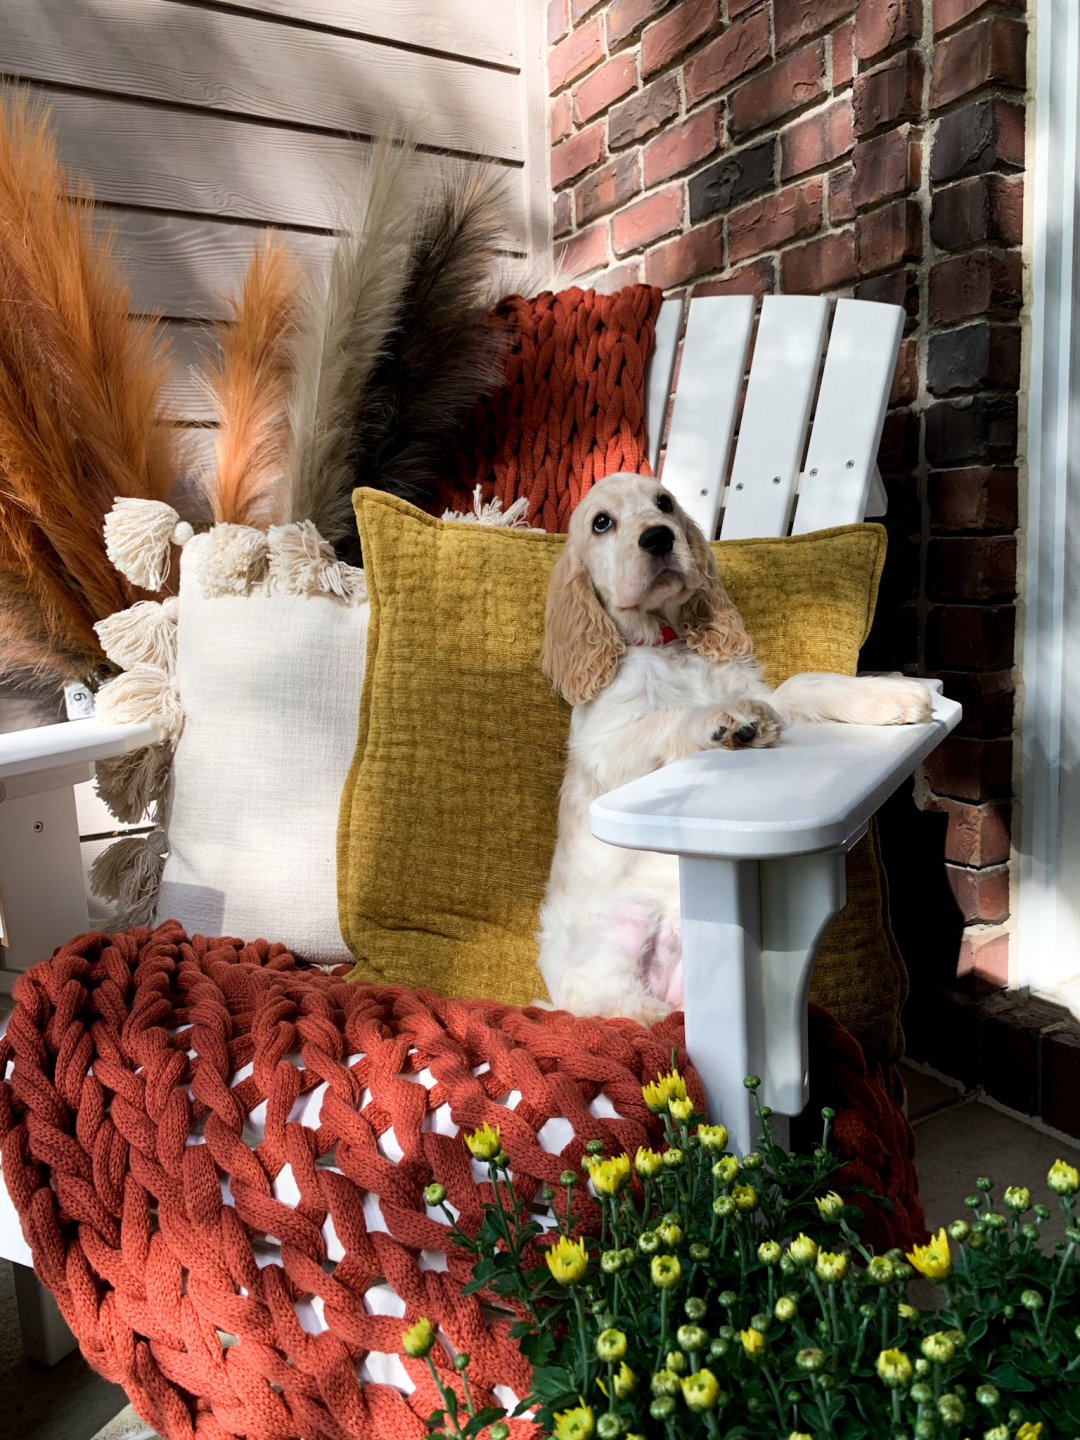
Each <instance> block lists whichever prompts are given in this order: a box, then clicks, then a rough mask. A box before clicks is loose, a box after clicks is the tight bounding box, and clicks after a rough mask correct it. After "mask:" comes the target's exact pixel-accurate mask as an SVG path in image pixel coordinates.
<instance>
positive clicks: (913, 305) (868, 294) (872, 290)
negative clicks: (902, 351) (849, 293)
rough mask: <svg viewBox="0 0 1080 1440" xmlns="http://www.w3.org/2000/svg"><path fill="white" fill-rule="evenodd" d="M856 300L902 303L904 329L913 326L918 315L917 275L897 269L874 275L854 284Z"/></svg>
mask: <svg viewBox="0 0 1080 1440" xmlns="http://www.w3.org/2000/svg"><path fill="white" fill-rule="evenodd" d="M855 299H856V300H876V301H877V302H878V303H879V304H881V305H902V306H903V307H904V309H905V310H906V311H907V321H906V322H905V327H904V328H905V330H908V331H910V330H911V329H913V328H914V325H915V322H916V321H917V320H918V317H919V277H918V276H917V275H916V273H915V271H914V270H897V271H895V272H894V273H893V274H891V275H875V276H874V277H873V278H872V279H870V280H860V281H859V283H858V284H857V285H856V286H855Z"/></svg>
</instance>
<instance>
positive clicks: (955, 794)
mask: <svg viewBox="0 0 1080 1440" xmlns="http://www.w3.org/2000/svg"><path fill="white" fill-rule="evenodd" d="M925 766H926V778H927V779H928V780H929V782H930V785H931V788H932V789H933V790H934V791H936V792H937V794H939V795H949V796H951V797H952V798H953V799H956V800H1007V799H1008V798H1009V796H1010V795H1011V794H1012V744H1011V742H1010V741H1008V740H971V739H967V738H966V737H964V736H957V735H950V736H949V738H948V739H947V740H945V741H943V742H942V744H941V745H939V746H938V748H937V749H936V750H935V751H934V752H933V753H932V754H931V755H929V756H928V757H927V759H926V761H925Z"/></svg>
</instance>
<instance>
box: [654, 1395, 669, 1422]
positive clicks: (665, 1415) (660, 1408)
mask: <svg viewBox="0 0 1080 1440" xmlns="http://www.w3.org/2000/svg"><path fill="white" fill-rule="evenodd" d="M649 1414H650V1415H651V1416H652V1418H653V1419H654V1420H664V1421H666V1420H670V1419H671V1417H672V1415H674V1414H675V1401H674V1400H673V1399H672V1397H671V1396H670V1395H658V1396H657V1397H656V1399H655V1400H654V1401H653V1402H652V1404H651V1405H650V1406H649Z"/></svg>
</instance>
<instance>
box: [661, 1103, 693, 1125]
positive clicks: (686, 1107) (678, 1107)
mask: <svg viewBox="0 0 1080 1440" xmlns="http://www.w3.org/2000/svg"><path fill="white" fill-rule="evenodd" d="M667 1108H668V1110H669V1111H670V1112H671V1118H672V1119H673V1120H674V1121H675V1123H676V1124H678V1125H685V1124H686V1123H687V1121H688V1120H691V1119H693V1115H694V1102H693V1101H692V1100H691V1099H689V1098H687V1099H685V1100H676V1099H671V1100H669V1101H668V1107H667Z"/></svg>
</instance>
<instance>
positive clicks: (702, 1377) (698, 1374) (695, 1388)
mask: <svg viewBox="0 0 1080 1440" xmlns="http://www.w3.org/2000/svg"><path fill="white" fill-rule="evenodd" d="M721 1393H722V1392H721V1390H720V1385H719V1383H718V1381H717V1379H716V1376H715V1375H714V1374H713V1373H712V1371H711V1370H707V1369H706V1368H705V1367H704V1366H703V1367H702V1368H701V1369H700V1370H697V1371H695V1372H694V1374H693V1375H687V1377H686V1378H685V1380H683V1382H682V1397H683V1400H684V1402H685V1403H686V1408H687V1409H688V1410H692V1411H693V1412H694V1413H695V1414H700V1413H701V1412H702V1411H704V1410H712V1409H714V1408H715V1406H716V1404H717V1402H718V1401H719V1399H720V1396H721Z"/></svg>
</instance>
